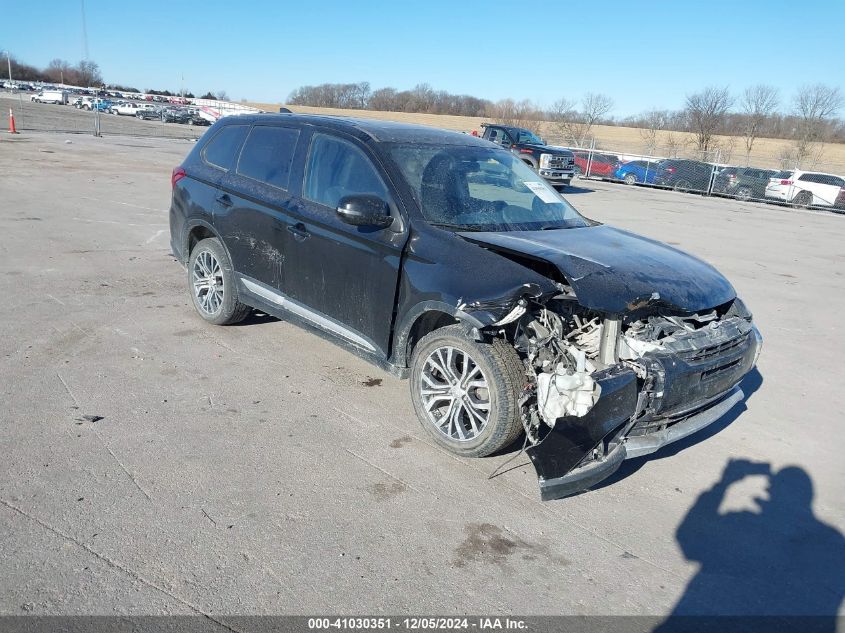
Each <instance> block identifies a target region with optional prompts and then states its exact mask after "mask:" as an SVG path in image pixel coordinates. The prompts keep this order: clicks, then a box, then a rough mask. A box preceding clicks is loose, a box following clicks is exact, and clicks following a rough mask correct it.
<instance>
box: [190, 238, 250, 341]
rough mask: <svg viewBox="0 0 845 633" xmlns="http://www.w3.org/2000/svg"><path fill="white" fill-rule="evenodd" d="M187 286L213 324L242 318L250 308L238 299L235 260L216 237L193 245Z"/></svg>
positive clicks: (200, 312)
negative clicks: (233, 266) (234, 268)
mask: <svg viewBox="0 0 845 633" xmlns="http://www.w3.org/2000/svg"><path fill="white" fill-rule="evenodd" d="M188 289H189V291H190V293H191V299H192V301H193V303H194V308H196V310H197V312H198V313H199V315H200V316H201V317H202V318H203V319H205V320H206V321H208V322H209V323H213V324H214V325H231V324H233V323H239V322H240V321H243V320H244V319H245V318H246V317H247V315H248V314H249V313H250V310H251V308H250V307H249V306H248V305H245V304H243V303H241V302H240V301H238V287H237V284H236V283H235V274H234V271H233V270H232V263H231V261H230V260H229V255H228V253H227V252H226V249H225V248H223V244H221V243H220V240H218V239H217V238H213V237H212V238H208V239H204V240H202V241H200V242H198V243H197V245H196V246H194V249H193V250H192V251H191V257H190V259H189V260H188Z"/></svg>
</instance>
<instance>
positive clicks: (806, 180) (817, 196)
mask: <svg viewBox="0 0 845 633" xmlns="http://www.w3.org/2000/svg"><path fill="white" fill-rule="evenodd" d="M843 187H845V178H843V177H842V176H836V175H834V174H822V173H819V172H813V171H801V170H797V169H796V170H792V171H782V172H779V173H777V174H775V175H774V176H772V177H771V178H769V184H768V185H766V197H767V198H775V199H777V200H781V201H783V202H788V203H791V204H794V205H797V206H799V207H809V206H811V205H818V206H823V207H832V206H833V205H834V204H835V202H836V198H837V197H838V196H839V192H840V191H841V190H842V188H843Z"/></svg>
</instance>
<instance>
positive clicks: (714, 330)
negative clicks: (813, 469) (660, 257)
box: [495, 284, 760, 498]
mask: <svg viewBox="0 0 845 633" xmlns="http://www.w3.org/2000/svg"><path fill="white" fill-rule="evenodd" d="M560 288H561V290H562V291H563V292H561V293H560V294H558V295H556V296H554V297H553V298H551V299H549V300H548V301H546V302H545V304H541V303H539V302H535V301H532V300H530V299H528V298H523V299H520V301H519V303H518V305H517V306H515V307H514V309H513V310H512V311H511V312H510V313H509V314H508V315H507V316H506V317H505V318H503V319H502V320H501V321H500V322H499V323H497V324H495V325H496V326H497V327H499V328H501V329H500V333H501V334H504V335H505V336H506V337H507V338H508V339H509V340H511V341H512V342H513V345H514V347H515V348H516V349H517V351H518V352H519V353H520V357H521V358H522V359H523V363H524V365H525V372H526V378H527V380H526V384H525V387H524V390H523V392H522V395H521V399H520V406H521V412H522V422H523V427H524V428H525V432H526V436H527V440H526V441H527V443H528V444H529V445H530V446H529V449H528V454H529V456H530V457H531V459H532V461H533V462H534V465H535V467H536V468H537V470H538V474H539V475H540V485H541V491H542V493H543V498H556V497H560V496H565V495H566V494H572V493H573V492H578V491H579V490H582V489H584V487H585V486H588V485H590V484H592V483H595V481H598V480H600V479H602V478H604V477H605V476H607V475H608V474H610V472H612V471H613V470H615V468H616V467H618V463H621V459H624V457H625V452H626V447H625V445H626V444H628V446H629V451H628V452H632V451H631V450H630V447H631V446H632V445H633V444H634V443H636V442H640V443H641V444H642V440H637V439H636V438H638V437H639V436H647V437H648V438H649V441H651V440H652V439H653V438H655V437H657V436H656V435H655V433H656V434H658V435H659V434H660V433H664V434H665V433H668V431H667V429H669V428H671V427H672V426H673V425H676V424H679V423H682V422H684V421H685V420H690V419H692V417H694V415H693V414H695V413H696V412H697V411H702V410H705V409H707V408H708V407H710V406H711V405H713V404H714V403H716V402H718V401H719V400H720V399H723V398H724V397H725V396H726V394H728V393H729V392H731V390H732V389H735V388H736V384H737V383H738V382H739V380H740V379H741V378H742V376H744V375H745V373H747V372H748V371H749V370H750V368H751V367H753V364H754V362H755V361H756V357H757V354H758V353H759V347H760V340H759V336H758V335H757V333H756V329H755V328H754V327H753V325H752V321H751V314H750V313H749V312H748V310H747V309H746V308H745V306H744V304H743V303H742V302H741V301H740V300H739V299H734V300H732V301H730V302H728V303H727V304H725V305H722V306H717V307H714V308H712V309H709V310H705V311H700V312H695V313H684V312H682V311H679V310H673V309H671V308H669V307H665V306H661V305H660V303H659V301H653V302H645V305H642V306H639V307H638V308H637V309H636V310H632V311H631V312H629V313H627V314H624V315H607V314H601V313H598V312H596V311H592V310H589V309H586V308H584V307H583V306H581V305H580V304H579V303H578V301H577V299H576V297H575V294H574V292H573V291H572V289H571V288H569V287H567V286H566V285H564V284H560ZM752 331H753V332H754V333H753V334H752ZM740 393H741V392H740ZM600 405H601V406H600ZM597 409H600V410H597ZM697 419H698V421H699V423H700V422H701V416H699V418H697ZM711 421H712V420H711ZM687 424H688V425H689V423H688V422H687ZM682 426H683V425H682ZM556 428H559V430H560V433H559V434H557V437H555V435H556V434H555V429H556ZM689 432H692V431H689ZM686 434H689V433H686ZM631 438H634V439H631ZM668 441H674V440H666V441H662V443H667V442H668ZM662 443H661V442H653V441H652V442H651V444H648V446H646V447H645V448H643V447H642V446H640V447H639V448H638V449H637V450H635V451H633V452H635V453H636V454H646V453H647V452H653V450H656V449H657V448H659V446H660V445H662ZM546 444H549V446H547V447H546V446H545V445H546ZM652 444H653V445H654V446H655V447H654V448H653V449H652V448H650V447H651V445H652ZM620 447H621V450H620ZM614 452H615V454H616V458H615V461H616V462H618V463H615V464H611V463H609V462H608V458H609V457H610V455H611V453H614ZM620 452H621V454H622V458H621V459H620V458H619V457H618V456H619V454H620ZM599 466H601V468H600V469H597V467H599ZM591 470H593V471H596V470H601V472H600V473H598V472H597V473H594V474H593V476H590V477H586V478H583V477H580V476H579V474H578V473H579V471H580V472H582V473H587V472H589V471H591ZM606 471H609V472H606ZM605 472H606V474H605ZM599 475H601V476H600V477H599ZM597 477H598V478H597ZM569 479H572V480H573V481H572V485H571V486H570V485H569V483H568V481H567V480H569ZM549 480H556V483H554V484H549V483H548V482H549ZM544 485H545V486H547V487H548V486H549V485H551V488H548V489H544ZM570 488H571V489H570Z"/></svg>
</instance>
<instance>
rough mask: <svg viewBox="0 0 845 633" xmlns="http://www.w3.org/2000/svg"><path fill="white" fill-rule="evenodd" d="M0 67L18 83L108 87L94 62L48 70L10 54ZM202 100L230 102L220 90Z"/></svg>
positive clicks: (59, 63) (57, 64) (58, 64)
mask: <svg viewBox="0 0 845 633" xmlns="http://www.w3.org/2000/svg"><path fill="white" fill-rule="evenodd" d="M0 49H2V47H0ZM4 57H5V55H4ZM3 61H5V60H3ZM0 66H4V67H3V68H2V70H3V71H4V72H0V75H5V74H6V72H8V70H9V69H11V73H12V78H13V79H14V80H15V81H24V82H41V83H50V84H65V85H68V86H80V87H84V88H94V87H96V88H100V87H102V86H105V85H106V84H105V82H104V81H103V74H102V72H101V71H100V67H99V65H98V64H97V63H96V62H93V61H91V60H82V61H80V62H78V63H76V64H72V63H71V62H69V61H67V60H64V59H58V58H57V59H54V60H52V61H51V62H50V63H49V64H47V66H46V67H45V68H38V67H36V66H33V65H32V64H26V63H24V62H22V61H20V60H19V59H17V58H16V57H15V56H14V55H11V54H10V55H9V60H8V64H7V65H2V64H0ZM107 87H108V89H109V90H116V91H118V92H132V93H140V92H142V91H141V90H138V89H137V88H134V87H132V86H126V85H122V84H108V86H107ZM143 92H146V93H149V94H156V95H162V96H165V97H176V96H180V95H181V96H183V97H187V98H189V99H193V98H194V96H195V95H194V94H193V93H192V92H190V91H187V92H181V93H179V92H171V91H170V90H157V89H155V88H148V89H146V90H144V91H143ZM199 98H200V99H220V100H223V101H228V99H229V97H228V95H227V94H226V91H225V90H219V91H217V92H214V93H213V92H211V91H208V92H206V93H205V94H204V95H202V96H201V97H199Z"/></svg>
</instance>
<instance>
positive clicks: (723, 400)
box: [526, 328, 762, 501]
mask: <svg viewBox="0 0 845 633" xmlns="http://www.w3.org/2000/svg"><path fill="white" fill-rule="evenodd" d="M761 345H762V338H761V337H760V334H759V332H758V331H757V329H756V328H753V329H752V331H751V332H749V334H748V336H747V337H746V338H745V339H744V340H743V341H742V343H741V344H738V345H734V346H732V347H729V348H727V349H725V348H721V349H719V350H718V352H719V353H716V352H712V351H710V352H708V350H704V352H702V351H701V350H698V352H697V353H699V354H702V353H703V354H705V355H706V357H705V358H702V359H696V360H695V361H693V362H689V363H688V362H683V361H682V360H681V358H680V357H679V356H677V355H675V356H673V357H672V361H674V362H669V360H668V359H669V357H668V356H667V357H664V358H663V359H662V361H663V362H661V368H662V369H663V370H664V371H663V375H662V381H661V382H662V388H663V391H662V396H663V403H664V404H672V405H674V406H671V407H667V409H664V411H663V412H662V414H659V415H658V417H654V416H652V417H649V416H643V417H641V418H640V419H639V421H638V422H637V423H636V424H634V422H633V419H634V416H635V415H636V412H637V410H638V407H637V403H638V398H640V397H641V395H643V394H641V393H640V391H639V386H638V381H637V379H636V376H635V374H634V372H633V371H632V370H630V369H627V368H622V367H621V366H618V365H617V366H615V367H612V368H610V369H607V370H604V371H602V372H597V373H596V374H594V379H595V380H596V383H597V384H598V385H599V387H600V388H601V392H600V393H601V395H600V396H599V399H598V401H597V402H596V404H595V406H594V407H593V408H592V409H591V410H590V411H589V412H587V414H586V415H585V416H583V417H580V418H579V417H572V416H569V417H563V418H560V419H559V420H557V422H556V424H555V426H554V428H553V429H551V430H550V431H549V432H548V433H547V434H546V436H545V437H543V439H542V441H541V442H539V443H538V444H536V445H534V446H532V447H530V448H529V449H527V451H526V452H527V453H528V456H529V458H530V459H531V461H532V463H533V464H534V468H535V469H536V471H537V475H538V478H539V484H540V496H541V498H542V499H543V500H544V501H548V500H550V499H559V498H561V497H566V496H568V495H572V494H576V493H578V492H582V491H584V490H587V489H589V488H590V487H592V486H594V485H596V484H597V483H599V482H600V481H602V480H603V479H605V478H607V477H609V476H610V475H612V474H613V473H614V472H615V471H616V470H617V469H618V468H619V467H620V466H621V465H622V462H623V461H624V460H626V459H630V458H634V457H642V456H644V455H650V454H651V453H654V452H656V451H657V450H659V449H660V448H662V447H663V446H666V445H667V444H671V443H672V442H677V441H678V440H681V439H683V438H685V437H688V436H689V435H692V434H693V433H696V432H697V431H700V430H701V429H703V428H705V427H706V426H708V425H710V424H712V423H713V422H715V421H716V420H718V419H720V418H721V417H722V416H724V415H725V414H726V413H727V412H728V411H730V410H731V409H732V408H733V407H734V406H735V405H736V404H737V403H739V402H741V401H742V400H743V398H744V397H745V394H744V393H743V391H742V389H741V388H740V387H739V386H738V383H739V381H740V380H741V379H742V377H743V376H745V374H747V373H748V372H749V371H750V370H751V369H752V368H753V367H754V364H755V362H756V359H757V356H758V354H759V351H760V347H761ZM708 354H710V355H708ZM666 369H670V370H669V371H665V370H666ZM682 394H684V395H686V397H687V398H689V399H688V400H687V402H688V405H687V407H686V408H683V407H682V406H679V405H680V402H681V401H682V400H683V397H682ZM591 456H592V457H593V458H592V459H591V458H590V457H591Z"/></svg>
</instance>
